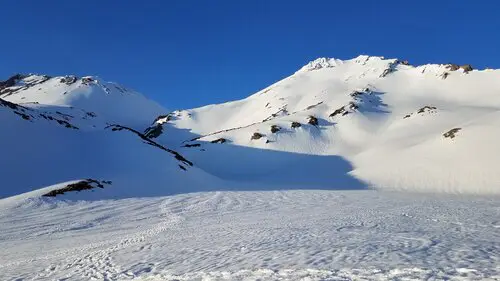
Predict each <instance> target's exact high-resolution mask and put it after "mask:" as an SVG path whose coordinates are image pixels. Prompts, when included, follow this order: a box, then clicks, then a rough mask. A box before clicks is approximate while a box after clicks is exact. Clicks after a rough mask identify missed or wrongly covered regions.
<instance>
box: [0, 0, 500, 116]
mask: <svg viewBox="0 0 500 281" xmlns="http://www.w3.org/2000/svg"><path fill="white" fill-rule="evenodd" d="M0 9H1V14H2V16H1V17H0V35H1V37H0V38H1V43H0V46H1V47H0V48H1V49H0V51H1V52H0V79H2V80H3V79H5V78H7V77H8V76H9V75H11V74H12V73H16V72H23V73H24V72H27V73H31V72H34V73H42V74H49V75H64V74H76V75H97V76H100V77H102V78H104V79H105V80H109V81H115V82H119V83H121V84H123V85H125V86H128V87H131V88H134V89H136V90H138V91H140V92H142V93H144V94H145V95H146V96H148V97H150V98H152V99H155V100H157V101H159V102H160V103H162V104H163V105H165V106H166V107H168V108H169V109H177V108H189V107H195V106H201V105H205V104H209V103H219V102H224V101H228V100H234V99H240V98H243V97H246V96H248V95H250V94H252V93H254V92H256V91H257V90H259V89H261V88H264V87H266V86H268V85H269V84H271V83H273V82H275V81H277V80H280V79H281V78H283V77H286V76H288V75H290V74H292V73H293V72H295V71H296V70H297V69H298V68H299V67H301V66H302V65H304V64H306V63H307V62H308V61H309V60H312V59H315V58H317V57H322V56H327V57H336V58H341V59H349V58H352V57H355V56H357V55H359V54H368V55H379V56H385V57H391V58H393V57H398V58H404V59H408V60H409V61H410V62H411V63H413V64H423V63H429V62H435V63H447V62H455V63H459V64H462V63H470V64H472V65H473V66H475V67H478V68H484V67H493V68H500V55H499V53H500V36H499V32H500V16H498V12H499V11H500V1H498V0H485V1H471V0H439V1H437V0H419V1H410V0H408V1H403V0H390V1H382V0H380V1H379V0H356V1H351V0H345V1H341V0H339V1H328V0H325V1H314V0H311V1H294V0H289V1H285V0H272V1H271V0H252V1H243V0H242V1H235V0H227V1H223V0H214V1H205V0H199V1H183V0H179V1H174V0H171V1H170V0H143V1H132V0H130V1H111V0H110V1H107V0H85V1H68V0H65V1H62V0H52V1H39V0H32V1H28V0H15V1H4V2H3V3H2V5H1V7H0Z"/></svg>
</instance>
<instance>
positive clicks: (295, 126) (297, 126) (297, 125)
mask: <svg viewBox="0 0 500 281" xmlns="http://www.w3.org/2000/svg"><path fill="white" fill-rule="evenodd" d="M300 126H302V125H301V124H300V123H299V122H292V126H291V127H292V129H295V128H300Z"/></svg>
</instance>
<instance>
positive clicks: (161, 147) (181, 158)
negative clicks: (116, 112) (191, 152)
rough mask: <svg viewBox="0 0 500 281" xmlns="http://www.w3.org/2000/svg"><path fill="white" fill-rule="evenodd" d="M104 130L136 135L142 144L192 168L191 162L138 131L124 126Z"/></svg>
mask: <svg viewBox="0 0 500 281" xmlns="http://www.w3.org/2000/svg"><path fill="white" fill-rule="evenodd" d="M106 128H111V131H121V130H126V131H129V132H132V133H134V134H136V135H137V136H138V137H140V138H141V139H142V140H143V141H144V143H146V144H149V145H151V146H154V147H157V148H159V149H161V150H164V151H166V152H168V153H170V154H172V155H174V157H175V159H177V160H178V161H181V162H183V163H184V164H186V165H189V166H193V162H191V161H189V160H187V159H186V158H184V157H183V156H182V155H180V154H179V153H178V152H177V151H174V150H172V149H169V148H166V147H164V146H162V145H161V144H158V143H157V142H155V141H153V140H151V139H150V138H148V137H146V136H145V135H144V134H141V133H139V132H138V131H136V130H134V129H132V128H129V127H125V126H122V125H116V124H115V125H109V126H107V127H106Z"/></svg>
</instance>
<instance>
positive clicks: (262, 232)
mask: <svg viewBox="0 0 500 281" xmlns="http://www.w3.org/2000/svg"><path fill="white" fill-rule="evenodd" d="M498 202H499V201H498V198H491V197H490V198H484V197H455V196H450V195H446V196H444V195H443V196H435V195H415V194H388V193H381V192H376V191H367V190H364V191H336V192H331V191H318V190H314V191H272V192H271V191H269V192H209V193H193V194H184V195H176V196H170V197H155V198H135V199H122V200H105V201H102V200H101V201H92V202H88V201H87V202H85V201H79V202H72V201H59V200H55V199H52V198H43V199H28V200H25V199H22V200H17V199H12V198H11V199H4V200H0V241H2V251H0V279H1V280H19V279H22V280H60V279H67V280H90V279H97V280H496V279H498V278H500V269H499V267H498V265H499V263H500V244H499V241H500V240H499V239H500V222H499V218H498V214H497V208H498V207H497V206H498ZM488 278H489V279H488Z"/></svg>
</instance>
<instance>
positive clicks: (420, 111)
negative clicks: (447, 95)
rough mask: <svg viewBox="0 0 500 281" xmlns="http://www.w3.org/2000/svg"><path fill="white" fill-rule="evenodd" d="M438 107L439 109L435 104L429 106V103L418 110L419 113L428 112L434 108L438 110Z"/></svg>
mask: <svg viewBox="0 0 500 281" xmlns="http://www.w3.org/2000/svg"><path fill="white" fill-rule="evenodd" d="M436 109H437V108H436V107H435V106H428V105H426V106H424V107H422V108H420V109H419V110H418V111H417V113H424V112H426V111H432V110H436Z"/></svg>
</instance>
